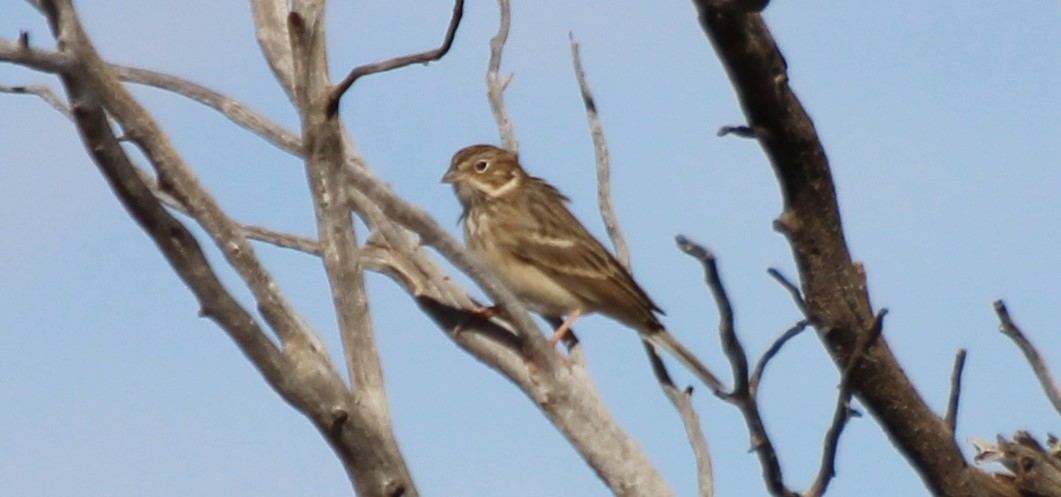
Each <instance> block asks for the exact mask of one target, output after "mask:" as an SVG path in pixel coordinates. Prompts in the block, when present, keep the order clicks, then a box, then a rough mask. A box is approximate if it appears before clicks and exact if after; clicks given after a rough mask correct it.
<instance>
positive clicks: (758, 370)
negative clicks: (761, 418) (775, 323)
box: [748, 319, 810, 396]
mask: <svg viewBox="0 0 1061 497" xmlns="http://www.w3.org/2000/svg"><path fill="white" fill-rule="evenodd" d="M809 324H810V323H809V322H808V321H807V320H805V319H804V320H801V321H800V322H798V323H796V324H795V325H793V326H792V327H791V328H789V329H788V330H786V331H785V332H784V333H782V334H781V336H779V337H777V339H776V340H774V343H772V344H770V348H768V349H766V352H764V353H763V356H762V357H760V358H759V361H758V362H756V363H755V367H754V368H752V374H751V377H750V378H749V379H748V389H749V390H750V391H751V395H752V396H755V395H758V393H759V382H760V381H762V378H763V372H764V371H765V370H766V365H767V364H768V363H769V362H770V361H771V360H772V359H773V358H774V356H776V355H777V353H778V352H781V347H783V346H784V345H785V344H786V343H788V341H789V340H791V339H793V338H795V337H796V335H799V334H800V333H802V332H803V330H805V329H807V326H808V325H809Z"/></svg>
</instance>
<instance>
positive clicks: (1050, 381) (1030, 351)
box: [995, 300, 1061, 413]
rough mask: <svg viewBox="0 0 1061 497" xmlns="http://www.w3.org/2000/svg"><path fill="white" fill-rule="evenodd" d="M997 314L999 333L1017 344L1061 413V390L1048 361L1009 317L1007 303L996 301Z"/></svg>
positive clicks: (1055, 407) (1047, 394)
mask: <svg viewBox="0 0 1061 497" xmlns="http://www.w3.org/2000/svg"><path fill="white" fill-rule="evenodd" d="M995 314H998V319H999V321H1001V323H1002V324H1001V325H999V327H998V329H999V331H1001V332H1002V334H1003V335H1006V336H1008V337H1009V338H1010V340H1013V343H1016V344H1017V347H1018V348H1020V351H1021V352H1022V353H1023V354H1024V357H1025V358H1026V359H1027V360H1028V363H1029V364H1031V366H1032V370H1033V371H1035V377H1036V378H1038V379H1039V383H1040V384H1041V385H1042V386H1043V391H1044V392H1046V397H1047V398H1049V399H1050V402H1051V403H1053V404H1054V409H1056V410H1057V412H1059V413H1061V388H1059V387H1058V384H1057V382H1056V381H1055V380H1054V376H1053V375H1052V374H1051V373H1050V368H1049V367H1048V366H1047V365H1046V360H1044V359H1043V356H1042V354H1040V353H1039V350H1038V349H1036V348H1035V346H1034V345H1032V343H1031V341H1029V340H1028V339H1027V338H1026V337H1025V336H1024V333H1023V332H1021V330H1020V328H1018V327H1017V325H1016V324H1015V323H1014V322H1013V319H1011V318H1010V317H1009V310H1008V309H1006V303H1005V302H1002V301H1001V300H996V301H995Z"/></svg>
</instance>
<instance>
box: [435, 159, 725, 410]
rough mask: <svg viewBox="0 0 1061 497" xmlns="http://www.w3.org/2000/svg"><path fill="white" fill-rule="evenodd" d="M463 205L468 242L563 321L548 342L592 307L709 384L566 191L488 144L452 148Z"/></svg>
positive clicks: (713, 382) (712, 381)
mask: <svg viewBox="0 0 1061 497" xmlns="http://www.w3.org/2000/svg"><path fill="white" fill-rule="evenodd" d="M442 182H443V183H450V184H452V185H453V188H454V190H455V191H456V193H457V198H458V199H459V200H460V203H461V206H462V207H463V208H464V212H463V213H462V214H461V220H462V221H463V225H464V239H465V243H466V244H467V245H468V248H469V249H470V250H471V251H472V252H473V253H475V254H476V255H477V256H478V257H479V258H480V259H481V260H482V261H483V262H485V263H486V265H487V266H488V267H490V268H491V269H492V270H493V271H494V273H495V274H496V275H497V276H498V278H500V280H501V282H502V283H504V285H505V286H506V287H507V288H508V289H509V290H510V291H511V292H512V293H513V294H515V296H516V297H517V298H519V299H520V300H521V301H522V302H523V303H524V305H526V306H527V308H528V309H530V310H531V311H533V312H536V313H538V314H541V315H542V316H543V317H545V318H546V319H548V320H550V321H555V322H561V321H562V323H563V324H561V325H560V327H559V328H557V330H556V333H555V334H554V335H553V337H552V338H551V339H550V342H552V343H553V344H554V345H555V344H556V342H558V341H559V340H560V339H561V338H563V336H564V335H565V334H566V333H568V332H569V331H570V329H571V325H572V324H573V323H574V322H575V320H576V319H578V318H579V316H582V315H585V314H589V313H593V312H599V313H601V314H604V315H605V316H608V317H610V318H612V319H615V320H617V321H619V322H621V323H623V324H625V325H627V326H629V327H631V328H634V329H635V330H637V331H638V332H639V333H640V335H641V337H642V338H643V339H644V340H646V341H648V342H649V343H651V344H653V345H654V346H657V347H660V348H663V349H665V350H667V351H668V352H669V353H670V354H672V355H673V356H674V357H675V358H677V359H678V360H680V361H681V362H682V363H683V364H685V366H686V367H688V368H689V369H691V370H692V371H693V372H694V373H696V375H697V376H698V377H700V379H701V381H703V382H704V383H705V384H706V385H707V386H708V387H710V388H712V389H714V390H717V389H719V388H720V383H719V381H718V379H717V378H716V377H715V376H714V375H713V374H712V373H711V372H710V371H709V370H708V369H707V368H706V367H704V365H703V364H702V363H701V362H700V361H699V360H698V359H697V358H696V357H695V356H694V355H693V354H692V353H691V352H690V351H689V350H688V349H686V348H685V347H684V346H683V345H682V344H680V343H679V342H678V341H677V340H675V338H674V337H673V336H672V335H671V334H670V333H668V332H667V330H666V329H665V328H664V327H663V325H662V324H661V323H660V321H659V319H658V318H657V317H656V313H657V312H662V311H661V310H660V308H659V307H658V306H657V305H656V304H655V303H654V302H652V299H651V298H649V296H648V294H646V293H645V291H644V290H642V289H641V287H640V286H639V285H638V284H637V282H636V281H634V278H633V276H631V275H630V273H629V272H628V271H627V270H626V268H624V267H623V265H622V264H620V263H619V261H617V260H616V259H615V257H614V256H613V255H612V254H611V252H609V251H608V250H607V249H606V248H604V246H603V245H602V244H601V243H600V242H599V241H597V239H596V238H594V237H593V235H590V234H589V232H588V231H586V228H585V227H584V226H582V224H581V223H579V222H578V220H577V219H576V218H575V216H574V215H573V214H571V211H569V210H568V209H567V206H566V205H565V204H566V203H567V202H568V198H567V197H566V196H564V195H563V194H562V193H560V192H559V191H558V190H557V189H556V188H554V187H553V186H552V185H550V184H549V183H546V182H545V180H543V179H541V178H537V177H534V176H531V175H529V174H527V172H526V171H524V170H523V168H522V167H521V166H520V164H519V158H518V156H517V155H516V154H515V153H513V152H510V151H508V150H504V149H501V148H498V147H495V146H492V145H472V146H470V147H466V148H464V149H461V150H460V151H458V152H457V153H456V154H455V155H454V156H453V160H452V161H451V162H450V167H449V170H448V171H446V174H445V176H443V177H442Z"/></svg>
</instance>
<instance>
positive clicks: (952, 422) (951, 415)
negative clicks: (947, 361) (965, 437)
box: [943, 349, 966, 433]
mask: <svg viewBox="0 0 1061 497" xmlns="http://www.w3.org/2000/svg"><path fill="white" fill-rule="evenodd" d="M965 355H966V352H965V349H960V350H958V354H957V355H955V356H954V369H953V370H952V371H951V374H950V400H949V401H948V402H947V415H946V416H944V417H943V420H944V422H946V423H947V426H948V427H950V431H951V433H956V432H957V430H958V401H959V400H960V399H961V395H962V371H964V370H965Z"/></svg>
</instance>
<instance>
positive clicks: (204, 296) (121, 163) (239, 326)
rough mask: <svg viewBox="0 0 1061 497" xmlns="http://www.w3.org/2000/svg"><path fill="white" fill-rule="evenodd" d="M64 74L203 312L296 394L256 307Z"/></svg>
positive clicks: (93, 146)
mask: <svg viewBox="0 0 1061 497" xmlns="http://www.w3.org/2000/svg"><path fill="white" fill-rule="evenodd" d="M62 79H63V85H64V86H65V87H66V90H67V93H68V94H69V95H70V100H71V104H72V105H71V107H72V110H73V112H72V116H73V118H74V119H75V121H76V123H77V125H78V126H77V129H78V131H79V132H80V133H81V137H82V140H83V141H84V142H85V148H86V149H88V150H89V151H90V152H91V154H92V158H93V159H94V161H95V163H96V166H97V167H99V169H100V171H101V172H102V173H103V176H104V177H105V178H106V180H107V182H108V183H109V184H110V187H111V189H113V190H114V193H115V195H116V196H117V197H118V199H119V200H120V201H121V203H122V205H123V206H124V207H125V209H126V210H127V211H129V213H130V214H131V215H132V217H133V219H135V220H136V222H137V224H139V225H140V227H141V228H142V229H143V230H144V231H145V232H146V233H147V234H148V235H149V236H150V237H151V239H152V240H153V241H154V242H155V244H156V245H158V247H159V250H160V251H161V252H162V254H163V256H165V257H166V260H167V261H168V262H169V263H170V265H171V266H172V267H173V269H174V270H175V271H176V272H177V275H178V276H180V278H181V279H182V280H183V281H184V282H185V284H187V285H188V288H190V289H191V290H192V292H193V293H194V294H195V296H196V298H197V299H198V301H199V304H200V305H201V306H202V310H201V311H200V314H201V315H202V316H204V317H208V318H210V319H212V320H213V321H215V322H216V323H217V324H218V325H219V326H220V327H221V329H223V330H225V332H226V333H228V335H229V336H230V337H231V338H232V340H233V341H234V342H235V343H236V345H237V346H238V347H239V348H240V350H241V351H243V353H244V354H246V355H247V357H248V358H249V359H250V360H251V363H252V364H254V366H255V367H256V368H257V369H258V371H259V372H261V373H262V375H263V376H265V378H266V379H267V380H268V381H269V384H270V385H272V387H273V388H274V389H276V390H277V391H278V392H279V393H280V394H281V395H283V396H284V397H287V398H290V397H292V396H293V395H295V394H294V392H293V391H291V390H290V389H289V386H290V385H289V384H288V383H287V382H285V381H284V380H283V377H284V376H285V375H286V374H287V368H288V363H287V362H286V361H285V360H284V358H283V357H282V356H281V354H280V351H279V350H278V349H277V347H276V345H274V344H273V343H272V342H271V341H270V340H269V338H268V337H267V336H266V334H265V333H264V332H263V331H262V329H261V328H260V327H259V326H258V324H257V323H256V322H255V319H254V318H253V317H252V316H251V315H250V313H248V312H247V311H246V310H245V309H243V307H242V306H240V305H239V303H238V302H237V301H236V299H235V298H234V297H233V296H232V294H230V293H229V292H228V291H227V290H226V289H225V287H224V285H222V284H221V281H220V280H219V279H218V277H217V274H216V273H215V272H214V270H213V269H212V268H211V267H210V263H209V262H208V261H207V259H206V256H205V254H203V251H202V248H201V247H200V246H199V244H198V242H196V240H195V237H194V235H192V234H191V232H189V231H188V229H187V228H186V227H185V226H184V225H183V224H181V222H180V221H178V220H177V219H176V218H174V217H173V216H172V215H170V214H169V212H167V211H166V209H165V207H163V206H162V204H161V201H160V200H159V199H158V198H156V197H155V195H154V194H153V193H152V192H151V189H150V187H149V186H148V185H147V184H145V183H144V182H143V181H142V180H141V179H140V176H139V175H138V174H137V173H136V167H135V166H134V165H133V164H132V162H131V161H130V160H129V158H128V156H127V155H126V154H125V151H124V150H122V147H121V145H120V144H119V143H118V140H117V138H116V137H115V136H114V134H113V132H111V128H110V124H109V123H108V122H107V116H106V113H105V112H104V110H103V107H102V106H101V105H100V102H99V101H98V100H97V99H96V98H95V97H93V96H92V92H90V91H89V90H88V89H87V88H88V86H89V85H87V84H85V82H84V81H83V78H81V77H79V76H75V75H64V76H63V77H62Z"/></svg>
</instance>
